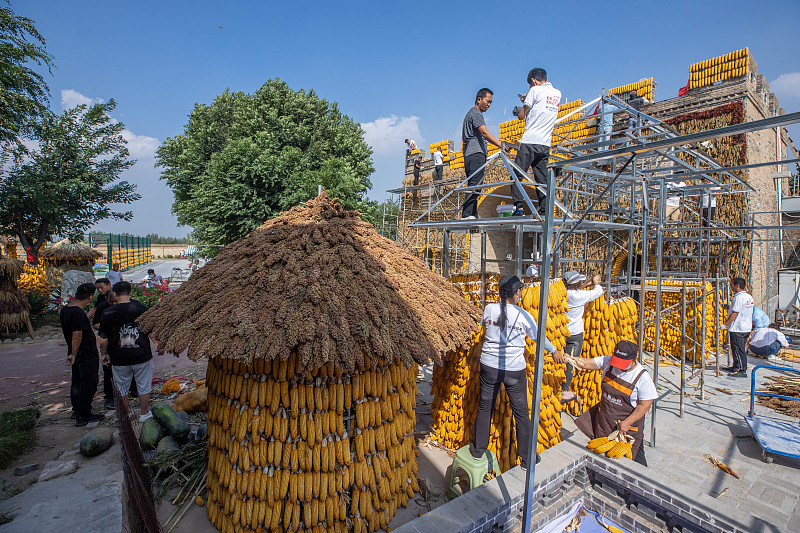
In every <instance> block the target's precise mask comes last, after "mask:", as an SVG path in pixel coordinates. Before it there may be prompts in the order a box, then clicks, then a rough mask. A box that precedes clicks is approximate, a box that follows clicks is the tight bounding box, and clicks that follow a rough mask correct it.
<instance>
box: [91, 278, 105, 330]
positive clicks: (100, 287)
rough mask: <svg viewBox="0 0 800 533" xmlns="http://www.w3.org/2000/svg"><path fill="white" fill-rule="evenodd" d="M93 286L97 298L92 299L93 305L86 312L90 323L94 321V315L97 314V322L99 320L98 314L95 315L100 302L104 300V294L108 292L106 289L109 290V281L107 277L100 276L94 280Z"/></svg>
mask: <svg viewBox="0 0 800 533" xmlns="http://www.w3.org/2000/svg"><path fill="white" fill-rule="evenodd" d="M94 286H95V288H96V289H97V299H96V300H95V301H94V305H93V306H92V308H91V309H89V312H88V313H87V314H88V315H89V320H91V321H92V325H94V324H95V323H96V322H94V320H95V316H97V318H96V320H97V322H100V316H99V315H97V310H98V308H99V307H100V304H102V303H103V302H105V301H106V294H108V291H110V290H111V282H110V281H108V278H100V279H98V280H96V281H95V282H94ZM94 329H97V328H94Z"/></svg>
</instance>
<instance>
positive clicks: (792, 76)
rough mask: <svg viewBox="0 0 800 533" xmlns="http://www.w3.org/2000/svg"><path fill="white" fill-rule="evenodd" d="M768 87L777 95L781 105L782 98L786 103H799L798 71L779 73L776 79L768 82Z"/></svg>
mask: <svg viewBox="0 0 800 533" xmlns="http://www.w3.org/2000/svg"><path fill="white" fill-rule="evenodd" d="M769 88H770V90H771V91H772V92H774V93H775V96H777V97H778V101H779V102H780V103H781V106H782V107H784V102H783V101H784V100H786V103H787V104H789V103H794V104H795V105H798V104H800V72H788V73H786V74H781V75H780V76H778V78H777V79H776V80H774V81H771V82H770V83H769ZM793 111H794V110H793ZM787 112H788V110H787Z"/></svg>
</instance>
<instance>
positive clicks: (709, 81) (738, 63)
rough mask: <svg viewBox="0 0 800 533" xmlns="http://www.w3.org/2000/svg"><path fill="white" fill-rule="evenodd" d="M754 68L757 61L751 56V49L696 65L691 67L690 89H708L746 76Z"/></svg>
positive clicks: (743, 49)
mask: <svg viewBox="0 0 800 533" xmlns="http://www.w3.org/2000/svg"><path fill="white" fill-rule="evenodd" d="M754 66H755V61H753V60H752V57H751V56H750V49H749V48H742V49H741V50H736V51H735V52H730V53H728V54H723V55H721V56H717V57H715V58H712V59H707V60H705V61H700V62H697V63H694V64H692V65H689V89H697V88H699V87H707V86H709V85H713V84H715V83H716V82H718V81H725V80H728V79H732V78H739V77H741V76H745V75H747V73H748V72H749V71H750V69H751V68H753V67H754ZM753 70H755V68H753Z"/></svg>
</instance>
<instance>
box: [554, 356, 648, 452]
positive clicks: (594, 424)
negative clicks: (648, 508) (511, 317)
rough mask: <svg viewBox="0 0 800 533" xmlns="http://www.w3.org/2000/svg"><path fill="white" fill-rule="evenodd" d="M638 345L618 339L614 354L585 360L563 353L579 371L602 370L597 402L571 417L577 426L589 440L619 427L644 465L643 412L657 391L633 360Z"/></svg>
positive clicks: (605, 434)
mask: <svg viewBox="0 0 800 533" xmlns="http://www.w3.org/2000/svg"><path fill="white" fill-rule="evenodd" d="M638 352H639V347H638V346H636V344H634V343H633V342H631V341H619V342H618V343H617V345H616V346H615V347H614V354H613V355H607V356H601V357H595V358H593V359H586V358H582V357H574V356H571V355H569V356H567V357H566V359H567V362H568V363H570V364H571V365H573V366H574V367H575V368H578V369H580V370H602V371H603V372H604V374H603V381H602V383H601V386H600V389H601V394H600V402H598V403H597V404H595V405H594V406H592V408H591V409H589V410H588V411H586V412H585V413H583V414H582V415H581V416H579V417H578V418H576V419H575V425H576V426H578V429H580V430H581V431H583V433H584V434H585V435H586V436H588V437H589V438H590V439H595V438H599V437H606V436H608V435H610V434H611V433H613V432H614V430H617V429H618V430H619V431H621V432H622V433H624V434H626V435H627V434H629V433H630V434H631V436H632V437H633V438H634V441H633V447H632V448H631V453H632V454H633V460H634V461H636V462H637V463H639V464H642V465H644V466H647V461H646V460H645V457H644V447H643V446H642V437H643V435H644V415H645V414H647V411H648V410H649V409H650V406H651V405H653V400H655V399H656V397H657V396H658V393H657V392H656V386H655V384H654V383H653V379H652V378H651V377H650V374H649V373H648V372H647V370H645V368H644V367H643V366H642V365H640V364H639V363H637V362H636V355H637V353H638Z"/></svg>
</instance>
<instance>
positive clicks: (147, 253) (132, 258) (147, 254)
mask: <svg viewBox="0 0 800 533" xmlns="http://www.w3.org/2000/svg"><path fill="white" fill-rule="evenodd" d="M86 242H87V243H88V244H89V246H99V247H103V246H105V247H106V254H105V255H106V261H107V262H108V268H109V269H111V266H112V265H113V264H114V263H119V265H120V270H128V269H131V268H134V267H137V266H139V265H144V264H147V263H149V262H150V261H152V259H153V254H152V250H151V248H150V239H148V238H147V237H137V236H135V235H120V234H117V233H90V234H88V235H87V236H86Z"/></svg>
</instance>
